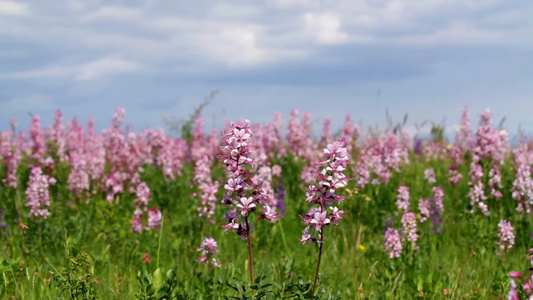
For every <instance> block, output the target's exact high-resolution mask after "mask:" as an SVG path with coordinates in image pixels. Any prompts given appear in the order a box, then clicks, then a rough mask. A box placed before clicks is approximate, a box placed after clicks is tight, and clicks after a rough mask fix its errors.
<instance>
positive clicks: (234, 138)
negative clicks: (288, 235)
mask: <svg viewBox="0 0 533 300" xmlns="http://www.w3.org/2000/svg"><path fill="white" fill-rule="evenodd" d="M252 135H253V132H252V130H251V127H250V121H249V120H245V121H244V123H240V122H239V123H231V124H229V128H228V129H227V130H226V131H225V132H223V141H224V145H223V146H222V152H223V164H224V168H225V170H226V176H227V178H228V180H227V182H226V184H225V185H224V188H225V189H226V193H225V194H224V198H223V200H222V203H223V204H225V205H226V206H227V207H230V208H229V210H228V212H227V214H226V215H225V216H224V217H225V219H226V220H227V224H225V225H223V227H224V228H226V230H229V229H232V230H233V231H235V232H236V233H237V234H238V235H240V236H241V238H242V239H248V234H249V232H250V230H252V229H253V228H252V227H250V224H249V222H248V217H249V216H250V213H252V212H253V211H255V210H256V209H257V208H258V207H261V215H260V216H259V219H268V220H270V221H271V222H275V221H277V219H278V218H279V216H278V215H277V213H276V211H275V207H271V206H270V205H269V204H268V203H267V202H266V199H267V197H268V195H267V192H266V190H265V189H264V188H263V183H262V182H259V181H258V180H257V179H255V174H254V166H255V165H256V163H257V161H256V160H254V159H253V158H252V157H253V153H252V150H253V147H252V146H251V145H250V144H249V143H250V139H251V138H252ZM241 218H244V219H245V220H244V222H243V221H240V219H241Z"/></svg>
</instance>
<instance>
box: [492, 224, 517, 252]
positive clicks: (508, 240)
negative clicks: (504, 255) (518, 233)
mask: <svg viewBox="0 0 533 300" xmlns="http://www.w3.org/2000/svg"><path fill="white" fill-rule="evenodd" d="M498 228H499V229H500V231H499V233H498V239H499V241H498V242H496V243H497V244H498V246H500V248H501V249H502V250H503V251H505V252H509V250H510V249H511V248H512V247H513V245H514V237H515V236H514V227H513V226H512V225H511V222H509V221H506V220H501V221H500V223H498Z"/></svg>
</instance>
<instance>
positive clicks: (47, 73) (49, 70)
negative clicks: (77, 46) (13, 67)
mask: <svg viewBox="0 0 533 300" xmlns="http://www.w3.org/2000/svg"><path fill="white" fill-rule="evenodd" d="M71 73H72V68H70V67H62V66H51V67H44V68H38V69H34V70H28V71H16V72H11V73H4V74H0V78H5V79H36V78H50V77H62V76H67V75H69V74H71Z"/></svg>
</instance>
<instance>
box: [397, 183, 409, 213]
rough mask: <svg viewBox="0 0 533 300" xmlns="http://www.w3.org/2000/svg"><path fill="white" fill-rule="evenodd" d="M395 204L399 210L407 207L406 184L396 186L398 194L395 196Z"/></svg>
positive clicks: (407, 194) (407, 193)
mask: <svg viewBox="0 0 533 300" xmlns="http://www.w3.org/2000/svg"><path fill="white" fill-rule="evenodd" d="M396 199H397V200H396V206H398V208H399V209H400V210H403V211H406V210H408V209H409V188H408V187H406V186H403V185H402V186H400V187H398V194H397V196H396Z"/></svg>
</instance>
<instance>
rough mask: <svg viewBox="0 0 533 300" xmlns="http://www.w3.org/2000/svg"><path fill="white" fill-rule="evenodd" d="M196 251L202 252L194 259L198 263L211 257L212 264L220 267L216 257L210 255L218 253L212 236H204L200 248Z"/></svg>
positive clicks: (207, 260)
mask: <svg viewBox="0 0 533 300" xmlns="http://www.w3.org/2000/svg"><path fill="white" fill-rule="evenodd" d="M196 251H199V252H202V256H201V257H199V258H197V259H196V261H197V262H200V263H205V262H209V261H210V258H211V263H212V264H213V266H215V267H217V268H220V267H221V266H222V265H221V264H219V263H218V262H217V260H216V258H214V257H212V256H213V255H216V254H218V250H217V242H216V241H215V239H213V238H212V237H206V238H204V239H203V240H202V244H201V245H200V248H198V249H196Z"/></svg>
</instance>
